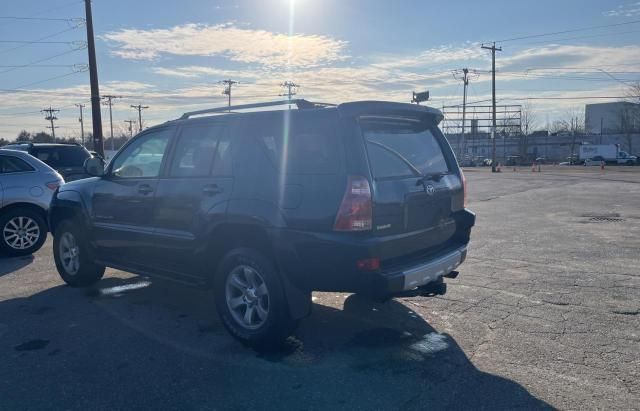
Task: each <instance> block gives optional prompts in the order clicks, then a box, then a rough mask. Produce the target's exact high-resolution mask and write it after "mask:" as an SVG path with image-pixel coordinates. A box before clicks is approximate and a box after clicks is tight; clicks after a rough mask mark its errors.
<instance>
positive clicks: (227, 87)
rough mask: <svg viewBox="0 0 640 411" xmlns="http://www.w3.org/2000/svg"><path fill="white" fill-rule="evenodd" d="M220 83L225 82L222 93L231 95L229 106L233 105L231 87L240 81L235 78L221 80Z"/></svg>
mask: <svg viewBox="0 0 640 411" xmlns="http://www.w3.org/2000/svg"><path fill="white" fill-rule="evenodd" d="M218 83H219V84H224V86H225V88H224V90H223V91H222V94H223V95H227V96H229V107H231V87H232V86H233V85H235V84H238V82H237V81H235V80H231V79H228V80H221V81H219V82H218Z"/></svg>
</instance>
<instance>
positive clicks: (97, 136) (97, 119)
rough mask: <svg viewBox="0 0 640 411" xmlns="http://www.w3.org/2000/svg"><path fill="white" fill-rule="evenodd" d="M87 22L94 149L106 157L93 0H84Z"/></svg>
mask: <svg viewBox="0 0 640 411" xmlns="http://www.w3.org/2000/svg"><path fill="white" fill-rule="evenodd" d="M84 10H85V14H86V24H87V50H88V51H89V79H90V82H91V119H92V121H93V149H94V150H95V151H96V152H97V153H98V154H100V155H101V156H103V157H104V141H103V139H102V113H101V112H100V89H99V86H98V65H97V63H96V45H95V41H94V38H93V17H92V16H91V0H84Z"/></svg>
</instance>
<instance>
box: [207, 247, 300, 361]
mask: <svg viewBox="0 0 640 411" xmlns="http://www.w3.org/2000/svg"><path fill="white" fill-rule="evenodd" d="M242 267H248V268H250V269H253V270H255V272H256V273H258V274H259V277H260V280H263V283H264V284H265V285H266V288H267V290H268V292H267V296H268V312H267V314H266V320H263V323H262V324H261V325H259V326H258V328H255V329H250V328H248V327H247V326H246V325H245V324H244V323H241V322H240V321H239V320H238V319H237V318H236V317H235V316H234V314H233V313H232V312H231V308H230V306H229V303H227V294H228V290H227V288H228V284H227V280H228V279H229V278H230V276H231V275H232V274H233V273H234V272H237V270H239V269H240V268H242ZM213 285H214V287H213V293H214V298H215V302H216V308H217V311H218V315H219V316H220V318H221V320H222V323H223V324H224V326H225V328H226V329H227V331H229V333H230V334H231V335H232V336H233V337H234V338H235V339H237V340H239V341H240V342H242V343H243V344H245V345H248V346H250V347H252V348H254V349H256V350H260V351H262V350H272V349H277V348H279V347H281V346H282V344H283V342H284V341H285V340H286V338H287V337H288V336H289V335H291V332H292V331H293V329H294V328H295V325H296V322H295V321H293V320H292V319H291V316H290V315H289V309H288V305H287V299H286V296H285V293H284V290H283V287H282V282H281V280H280V276H279V273H278V270H277V269H276V268H275V265H274V264H273V263H272V262H271V261H270V260H269V259H267V258H266V257H264V256H263V255H262V254H260V253H259V252H257V251H255V250H253V249H249V248H238V249H235V250H233V251H231V252H229V253H228V254H227V255H226V256H225V257H224V258H223V259H222V262H221V264H220V268H219V269H218V272H217V273H216V276H215V278H214V282H213ZM258 304H260V302H258ZM240 309H241V308H240ZM247 309H248V306H247ZM245 313H246V310H245ZM256 315H257V314H256ZM236 316H237V314H236ZM258 321H260V320H258Z"/></svg>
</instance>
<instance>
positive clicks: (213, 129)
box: [169, 124, 231, 177]
mask: <svg viewBox="0 0 640 411" xmlns="http://www.w3.org/2000/svg"><path fill="white" fill-rule="evenodd" d="M224 131H225V129H224V126H223V125H220V124H216V125H207V126H193V127H187V128H184V129H183V130H182V133H180V137H179V139H178V142H177V144H176V148H175V153H174V156H173V161H172V163H171V171H170V173H169V175H170V176H171V177H207V176H210V175H229V174H231V150H230V149H229V146H230V144H229V140H228V139H227V138H226V137H225V132H224Z"/></svg>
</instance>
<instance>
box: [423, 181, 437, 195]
mask: <svg viewBox="0 0 640 411" xmlns="http://www.w3.org/2000/svg"><path fill="white" fill-rule="evenodd" d="M424 191H426V192H427V194H429V195H430V196H432V195H433V193H435V192H436V188H435V187H434V186H432V185H431V184H428V185H426V186H425V188H424Z"/></svg>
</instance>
